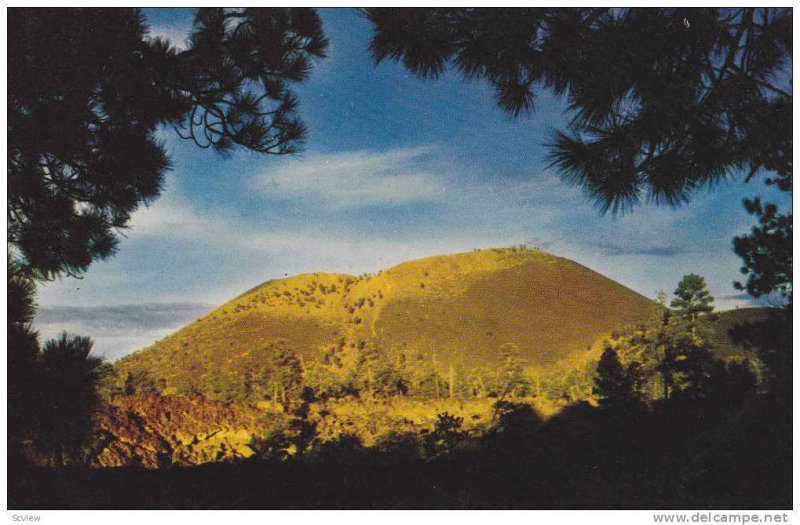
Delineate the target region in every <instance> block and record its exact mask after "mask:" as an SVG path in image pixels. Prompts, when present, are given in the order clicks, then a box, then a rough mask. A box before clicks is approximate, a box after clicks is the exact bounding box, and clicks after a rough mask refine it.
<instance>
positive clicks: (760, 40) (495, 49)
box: [366, 8, 792, 212]
mask: <svg viewBox="0 0 800 525" xmlns="http://www.w3.org/2000/svg"><path fill="white" fill-rule="evenodd" d="M366 14H367V16H368V18H369V19H370V20H371V21H372V23H373V25H374V27H375V35H374V37H373V39H372V42H371V44H370V49H371V51H372V54H373V57H374V59H375V61H376V62H380V61H382V60H385V59H387V58H392V59H396V60H399V61H401V62H402V63H403V64H404V65H405V66H406V67H407V68H408V69H409V70H410V71H412V72H414V73H416V74H419V75H421V76H432V77H435V76H436V75H438V74H439V73H441V72H442V71H443V70H444V69H445V68H446V67H448V66H452V67H454V68H456V69H458V70H459V71H460V72H461V73H462V74H463V75H464V76H465V77H477V78H484V79H486V80H487V81H488V82H489V83H490V84H491V86H492V87H493V88H494V90H495V96H496V99H497V103H498V104H499V105H500V106H501V107H502V108H503V109H505V110H507V111H509V112H510V113H511V114H513V115H518V114H520V113H522V112H524V111H528V110H532V109H533V108H534V105H535V94H536V91H537V90H538V89H550V90H552V91H554V92H555V93H557V94H559V95H564V96H565V97H566V98H567V100H568V102H569V106H570V117H571V120H570V126H569V130H568V131H566V132H558V134H557V135H556V138H555V140H554V141H553V143H552V144H551V150H550V155H551V159H552V161H553V163H554V164H555V165H556V166H557V167H558V168H559V169H560V170H561V173H562V175H563V176H564V178H565V179H566V180H568V181H570V182H574V183H576V184H578V185H580V186H582V187H584V188H585V189H587V190H588V192H589V194H590V195H591V196H592V197H593V198H594V199H595V202H596V203H597V205H598V206H599V208H600V209H601V210H602V211H603V212H605V211H607V210H610V211H612V212H618V211H624V210H628V209H631V208H632V207H633V206H635V205H636V204H637V203H639V202H641V201H642V200H645V199H646V200H651V201H654V202H657V203H666V204H670V205H675V204H679V203H682V202H685V201H687V200H688V199H689V197H690V195H691V193H692V192H693V191H695V190H697V189H698V188H700V187H703V186H708V185H710V184H712V183H714V182H716V181H718V180H720V179H722V178H725V177H728V176H729V175H731V174H732V172H733V171H734V170H738V169H745V170H746V171H747V172H748V173H749V175H748V177H747V178H748V180H749V179H750V178H751V177H753V176H754V175H755V174H756V173H757V172H758V171H759V170H761V169H762V168H763V169H766V170H772V171H776V172H777V173H778V174H779V178H780V179H783V180H784V182H786V179H787V178H790V177H791V156H792V152H791V145H792V118H791V114H792V96H791V84H790V81H789V70H790V69H791V48H792V45H791V42H792V12H791V10H790V9H756V8H743V9H680V8H663V9H642V8H639V9H636V8H633V9H599V8H583V9H541V8H531V9H502V10H501V9H471V8H442V9H423V8H420V9H380V8H376V9H369V10H367V11H366Z"/></svg>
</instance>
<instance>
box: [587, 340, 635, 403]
mask: <svg viewBox="0 0 800 525" xmlns="http://www.w3.org/2000/svg"><path fill="white" fill-rule="evenodd" d="M594 383H595V388H594V393H595V394H597V395H598V396H600V403H601V404H602V405H605V406H614V405H618V404H619V403H621V402H624V401H627V400H630V399H632V398H633V381H632V377H631V374H628V373H627V372H626V370H625V368H624V367H623V366H622V363H620V360H619V356H617V352H616V351H615V350H614V349H613V348H611V347H607V348H606V349H605V350H603V355H602V356H600V361H598V363H597V376H596V377H595V380H594Z"/></svg>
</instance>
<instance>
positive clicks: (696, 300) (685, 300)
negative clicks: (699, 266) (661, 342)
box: [670, 273, 714, 320]
mask: <svg viewBox="0 0 800 525" xmlns="http://www.w3.org/2000/svg"><path fill="white" fill-rule="evenodd" d="M713 302H714V297H712V296H711V293H710V292H709V291H708V290H707V289H706V281H705V279H703V278H702V277H701V276H699V275H697V274H694V273H690V274H688V275H684V276H683V279H682V280H681V282H679V283H678V287H677V288H676V289H675V298H674V299H673V300H672V302H671V303H670V306H671V307H672V308H673V310H674V311H675V313H676V314H677V315H678V316H679V317H681V318H682V319H688V320H696V319H699V318H701V317H703V316H706V315H708V314H710V313H711V312H713V311H714V306H713V304H712V303H713Z"/></svg>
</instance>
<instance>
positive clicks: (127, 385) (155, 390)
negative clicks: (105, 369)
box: [122, 370, 163, 396]
mask: <svg viewBox="0 0 800 525" xmlns="http://www.w3.org/2000/svg"><path fill="white" fill-rule="evenodd" d="M161 387H163V383H162V382H160V381H157V380H156V379H154V378H153V377H152V376H151V375H150V373H149V372H147V371H146V370H133V371H131V372H128V374H127V375H126V377H125V382H124V384H123V387H122V392H123V393H124V394H125V395H126V396H156V395H159V394H160V393H161V391H162V390H163V388H161Z"/></svg>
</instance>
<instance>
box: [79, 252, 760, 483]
mask: <svg viewBox="0 0 800 525" xmlns="http://www.w3.org/2000/svg"><path fill="white" fill-rule="evenodd" d="M662 304H664V303H663V302H662ZM764 315H765V314H764V312H763V311H762V310H759V309H742V310H735V311H731V312H722V313H719V314H713V315H711V314H707V313H704V314H703V319H702V323H701V324H702V325H703V330H702V334H703V336H702V341H701V340H700V339H699V337H700V334H701V330H700V328H699V327H698V328H697V329H694V328H693V329H692V330H689V331H686V330H683V329H682V327H683V324H680V323H678V324H675V323H671V324H670V326H672V324H675V327H674V328H669V329H668V330H667V331H666V332H665V331H664V330H665V328H664V326H663V320H664V319H668V318H671V319H673V321H679V320H680V318H681V315H680V311H679V310H675V312H672V313H670V314H669V315H667V310H666V309H665V307H664V306H662V305H659V304H658V303H656V302H652V301H649V300H647V299H646V298H644V297H642V296H640V295H638V294H636V293H634V292H632V291H631V290H628V289H627V288H625V287H623V286H621V285H619V284H617V283H614V282H613V281H610V280H609V279H606V278H604V277H602V276H600V275H599V274H597V273H595V272H592V271H591V270H588V269H586V268H584V267H582V266H580V265H578V264H576V263H573V262H571V261H568V260H565V259H561V258H558V257H553V256H551V255H548V254H545V253H543V252H540V251H538V250H529V249H520V248H515V249H503V250H488V251H476V252H472V253H465V254H458V255H451V256H441V257H432V258H429V259H422V260H419V261H412V262H408V263H404V264H401V265H399V266H396V267H394V268H391V269H389V270H387V271H382V272H380V273H379V274H378V275H374V276H370V275H362V276H360V277H352V276H347V275H337V274H307V275H300V276H296V277H292V278H288V279H282V280H276V281H270V282H267V283H264V284H263V285H261V286H258V287H256V288H253V289H252V290H250V291H248V292H246V293H244V294H242V295H240V296H239V297H237V298H236V299H234V300H232V301H230V302H229V303H227V304H225V305H223V306H221V307H220V308H218V309H217V310H215V311H213V312H211V313H209V314H207V315H206V316H204V317H202V318H200V319H198V320H197V321H195V322H194V323H192V324H190V325H189V326H187V327H185V328H183V329H182V330H180V331H178V332H177V333H175V334H174V335H172V336H170V337H168V338H167V339H165V340H163V341H161V342H159V343H157V344H155V345H153V346H152V347H150V348H148V349H146V350H144V351H141V352H138V353H136V354H134V355H132V356H130V357H128V358H126V359H124V360H122V361H120V362H119V363H117V364H116V365H115V366H114V367H113V368H112V367H107V368H104V370H103V378H102V380H101V394H102V395H103V398H104V399H105V400H106V403H105V404H104V406H103V409H102V410H101V412H100V416H99V417H98V418H97V421H96V423H95V430H94V432H95V439H94V440H93V443H92V447H93V448H92V450H91V451H89V456H91V457H92V458H93V459H92V460H91V463H92V464H93V465H96V466H119V465H132V464H140V465H143V466H146V467H151V468H153V467H159V466H162V465H172V464H181V465H187V464H199V463H205V462H210V461H243V460H246V459H247V458H250V457H255V458H263V459H283V458H286V457H288V456H298V455H299V456H303V455H306V454H309V455H314V454H325V450H326V447H327V446H328V445H330V446H332V447H341V446H349V445H347V444H353V446H358V447H366V448H367V449H375V450H381V451H391V450H398V447H399V449H403V450H406V452H407V453H409V454H412V456H414V457H416V456H419V457H422V458H432V457H436V456H437V454H440V453H442V452H443V451H444V450H449V449H450V448H452V447H453V446H456V444H457V443H459V442H462V441H463V440H464V439H466V438H467V437H474V438H480V436H486V435H491V433H492V432H494V431H496V430H497V428H498V427H497V424H498V420H499V419H502V416H501V417H499V418H498V414H499V413H500V412H501V411H502V410H504V408H503V407H506V408H507V407H509V406H512V407H513V406H516V407H526V408H527V409H528V410H530V409H531V408H532V409H533V411H532V413H534V414H536V415H537V416H536V417H541V418H543V419H544V420H548V419H549V418H551V417H552V416H555V415H556V414H557V413H559V411H561V410H562V409H564V408H565V407H569V406H573V407H574V406H580V405H584V406H588V405H593V406H598V404H601V405H602V404H605V405H608V404H609V403H611V402H613V400H614V399H616V398H617V397H619V398H621V399H622V398H625V397H626V396H633V397H637V399H651V400H657V399H659V398H660V397H667V396H666V394H664V393H663V392H668V391H669V390H670V388H671V389H672V390H673V391H674V392H679V391H685V392H689V391H690V390H689V389H688V388H683V387H682V383H680V381H684V379H685V381H684V382H687V384H689V382H691V381H694V382H695V383H697V384H698V385H700V386H701V387H702V386H703V385H704V384H705V383H704V382H703V381H699V380H695V379H696V378H695V379H693V376H691V374H689V372H691V370H690V371H689V372H686V371H682V369H681V362H679V361H680V356H676V357H675V359H674V361H675V362H674V363H672V362H671V361H670V363H672V364H673V365H674V368H675V370H674V371H673V372H672V373H670V375H669V376H668V379H669V384H670V385H672V386H670V387H669V388H667V387H665V386H664V385H666V384H667V383H665V382H664V381H666V379H665V380H664V381H662V380H661V379H662V376H664V373H663V372H664V370H666V368H665V366H666V365H665V363H667V362H666V361H665V359H667V357H669V356H668V353H669V352H668V351H667V350H664V348H667V346H669V345H668V344H667V343H668V342H667V339H669V338H671V339H670V340H674V342H675V344H676V345H677V344H678V343H680V344H683V342H686V341H683V340H682V339H681V337H684V336H686V334H690V335H691V337H690V339H691V341H688V343H687V344H689V343H691V344H690V345H689V346H692V345H694V346H692V348H694V347H695V346H696V347H698V348H700V346H702V348H700V350H702V351H703V352H706V353H705V354H703V356H701V357H703V359H700V360H698V359H695V361H697V362H698V363H699V364H700V365H703V366H705V368H707V369H708V370H706V371H708V372H709V373H711V372H713V370H711V368H709V367H712V368H713V367H716V368H715V370H717V369H718V370H721V371H723V372H724V371H725V370H727V375H726V376H725V381H727V383H724V385H727V386H726V388H727V387H730V389H731V391H735V390H736V389H737V388H739V386H737V384H734V383H736V381H737V380H738V379H737V378H740V379H747V377H749V376H748V375H747V374H746V373H745V372H747V373H749V370H751V368H752V367H751V365H750V364H747V363H744V364H743V362H744V358H745V357H747V358H748V359H750V361H749V362H753V364H756V363H755V362H754V357H753V356H750V354H748V350H747V349H745V348H742V347H737V346H736V345H734V344H733V343H732V342H731V340H730V339H729V338H728V337H727V330H728V329H729V328H730V327H732V326H733V325H735V324H738V323H741V322H745V321H750V320H759V319H761V318H763V317H764ZM698 322H699V320H698ZM661 332H664V334H662V335H663V337H662V335H659V334H661ZM681 334H683V335H681ZM662 339H664V341H661V340H662ZM684 339H685V337H684ZM700 343H702V344H700ZM665 345H666V346H665ZM698 345H699V346H698ZM662 347H664V348H662ZM676 348H677V347H676ZM609 349H614V352H615V353H613V354H609V353H608V351H609ZM711 351H714V352H715V353H716V354H717V355H718V356H721V357H724V358H726V359H727V360H728V361H729V362H728V363H723V364H715V361H714V359H712V355H711V354H710V352H711ZM684 353H686V355H687V356H695V357H697V356H698V355H700V354H698V353H697V352H693V351H692V352H689V351H687V352H684ZM601 355H602V356H603V359H601ZM598 361H600V366H598ZM620 361H621V362H620ZM686 362H687V363H688V361H686ZM720 363H721V362H720ZM633 364H635V365H636V366H632V365H633ZM706 365H708V366H706ZM745 365H746V366H745ZM720 367H721V368H720ZM701 368H702V367H701ZM738 372H742V373H738ZM716 375H719V374H716ZM601 376H602V377H601ZM684 376H685V377H684ZM746 376H747V377H746ZM664 377H667V376H664ZM720 377H722V376H720ZM745 382H746V381H745ZM706 383H707V381H706ZM692 384H694V383H692ZM724 385H723V386H724ZM744 386H745V385H744V384H742V388H744ZM698 388H699V387H698ZM695 390H697V389H695ZM706 390H708V389H706ZM717 390H719V389H717ZM609 400H611V401H609ZM587 402H588V405H587Z"/></svg>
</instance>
